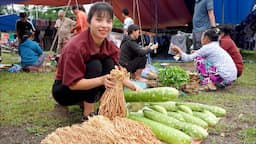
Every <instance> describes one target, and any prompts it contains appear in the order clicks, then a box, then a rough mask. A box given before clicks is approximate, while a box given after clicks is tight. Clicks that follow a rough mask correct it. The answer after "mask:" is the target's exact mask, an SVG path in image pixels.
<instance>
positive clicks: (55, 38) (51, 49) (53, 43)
mask: <svg viewBox="0 0 256 144" xmlns="http://www.w3.org/2000/svg"><path fill="white" fill-rule="evenodd" d="M70 3H71V0H69V1H68V6H67V7H66V9H65V15H66V12H67V11H68V8H69V6H70ZM60 27H61V25H60ZM58 34H59V28H58V29H57V32H56V35H55V37H54V40H53V42H52V45H51V48H50V51H53V47H54V45H55V43H56V40H57V37H58Z"/></svg>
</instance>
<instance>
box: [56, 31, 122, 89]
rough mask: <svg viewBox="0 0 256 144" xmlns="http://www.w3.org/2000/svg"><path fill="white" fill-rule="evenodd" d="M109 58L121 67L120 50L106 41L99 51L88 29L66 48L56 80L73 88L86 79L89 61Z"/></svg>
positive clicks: (71, 40)
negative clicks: (94, 58) (93, 58)
mask: <svg viewBox="0 0 256 144" xmlns="http://www.w3.org/2000/svg"><path fill="white" fill-rule="evenodd" d="M108 56H110V57H111V58H112V59H113V61H114V63H115V64H116V65H119V56H120V49H119V48H118V47H117V46H116V45H115V44H114V43H113V42H112V41H109V40H107V39H105V40H104V41H103V43H102V45H101V47H100V50H99V51H98V48H97V47H96V45H95V43H94V41H93V39H92V36H91V34H90V29H88V30H86V31H84V32H82V33H80V34H79V35H77V36H75V37H73V38H71V39H70V41H69V42H68V43H67V44H66V45H65V46H64V48H63V50H62V53H61V57H60V59H59V61H58V72H57V75H56V80H62V84H63V85H66V86H71V85H73V84H74V83H76V82H77V81H79V80H81V79H82V78H84V76H85V73H86V64H85V63H86V62H87V61H89V60H90V59H91V58H92V57H97V58H99V59H104V58H105V57H108Z"/></svg>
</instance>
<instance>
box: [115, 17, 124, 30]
mask: <svg viewBox="0 0 256 144" xmlns="http://www.w3.org/2000/svg"><path fill="white" fill-rule="evenodd" d="M113 27H114V28H118V27H119V28H120V27H123V23H122V22H121V21H120V20H119V19H118V18H117V17H114V20H113Z"/></svg>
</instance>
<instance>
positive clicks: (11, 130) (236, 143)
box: [0, 66, 256, 144]
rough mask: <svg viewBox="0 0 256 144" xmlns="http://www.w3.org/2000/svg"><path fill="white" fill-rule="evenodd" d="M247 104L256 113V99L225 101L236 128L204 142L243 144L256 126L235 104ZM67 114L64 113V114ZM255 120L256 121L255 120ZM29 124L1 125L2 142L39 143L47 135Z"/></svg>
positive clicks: (237, 88)
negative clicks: (246, 131)
mask: <svg viewBox="0 0 256 144" xmlns="http://www.w3.org/2000/svg"><path fill="white" fill-rule="evenodd" d="M183 67H184V66H183ZM185 67H186V66H185ZM228 91H230V89H224V90H221V91H218V92H216V93H219V94H220V93H225V92H228ZM232 91H235V92H236V93H237V95H243V93H245V92H246V93H247V94H251V95H255V94H256V89H252V88H250V87H240V86H239V85H234V86H232ZM237 105H238V106H239V105H240V106H241V105H242V106H243V105H244V106H246V107H245V108H244V110H245V111H246V112H247V113H255V112H256V101H255V100H253V101H252V100H244V101H240V102H239V103H237V104H236V105H233V103H229V102H227V103H225V107H231V108H232V107H234V110H233V111H229V113H228V114H227V115H226V116H225V117H224V118H223V119H221V121H222V122H223V123H225V124H226V125H232V126H234V127H235V128H232V129H227V131H224V132H225V133H224V134H219V133H217V132H210V133H209V136H208V138H207V139H206V140H205V141H204V142H203V144H213V143H214V144H215V143H216V144H242V143H243V142H242V141H241V139H240V138H239V132H240V131H241V130H242V129H246V128H248V127H252V126H254V127H255V123H254V124H253V123H246V122H241V121H237V117H239V116H240V112H237V111H236V109H235V106H237ZM55 112H56V113H58V117H59V116H60V117H61V116H62V112H60V113H59V112H58V111H55ZM64 115H65V114H64V113H63V116H64ZM254 122H255V121H254ZM27 127H28V125H22V126H1V125H0V144H39V143H40V141H41V140H42V139H43V138H44V137H45V136H46V134H44V135H39V136H35V135H33V134H30V133H29V132H28V131H27V130H26V128H27ZM212 139H215V140H217V141H215V142H212Z"/></svg>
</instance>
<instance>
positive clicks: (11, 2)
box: [0, 0, 26, 5]
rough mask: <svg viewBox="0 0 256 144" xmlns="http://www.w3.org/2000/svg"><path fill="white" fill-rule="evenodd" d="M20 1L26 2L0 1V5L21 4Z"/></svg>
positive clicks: (18, 0)
mask: <svg viewBox="0 0 256 144" xmlns="http://www.w3.org/2000/svg"><path fill="white" fill-rule="evenodd" d="M22 1H26V0H1V1H0V5H7V4H13V3H17V2H22Z"/></svg>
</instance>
